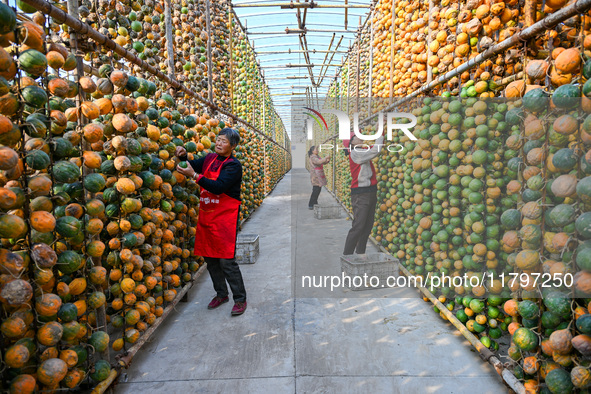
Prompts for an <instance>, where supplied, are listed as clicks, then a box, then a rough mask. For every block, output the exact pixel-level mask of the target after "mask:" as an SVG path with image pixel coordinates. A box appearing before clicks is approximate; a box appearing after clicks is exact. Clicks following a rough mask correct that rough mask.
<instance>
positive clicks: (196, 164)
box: [179, 153, 242, 201]
mask: <svg viewBox="0 0 591 394" xmlns="http://www.w3.org/2000/svg"><path fill="white" fill-rule="evenodd" d="M179 159H180V160H181V161H188V162H189V164H190V165H191V167H193V169H194V170H195V172H197V173H198V174H202V173H203V171H204V170H205V168H204V164H205V165H207V164H209V163H211V161H212V160H213V163H211V166H210V167H209V170H210V171H216V170H217V169H218V168H219V166H220V165H221V164H222V162H223V161H224V160H225V159H226V157H222V156H219V155H218V154H217V153H210V154H208V155H207V156H205V157H202V158H201V159H197V160H187V156H186V155H185V156H179ZM206 163H207V164H206ZM198 184H199V186H201V187H202V188H204V189H205V190H207V191H208V192H210V193H213V194H222V193H225V194H227V195H228V196H229V197H232V198H234V199H236V200H238V201H242V200H241V199H240V185H241V184H242V164H240V161H238V159H236V158H235V157H234V156H230V159H229V160H228V161H226V162H225V163H224V164H223V166H222V169H221V171H220V175H219V176H218V179H217V180H215V181H212V180H211V179H207V178H205V177H203V178H201V180H200V181H199V183H198Z"/></svg>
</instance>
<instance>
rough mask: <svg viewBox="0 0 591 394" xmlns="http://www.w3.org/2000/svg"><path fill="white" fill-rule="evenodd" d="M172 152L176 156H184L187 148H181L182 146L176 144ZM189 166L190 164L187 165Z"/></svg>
mask: <svg viewBox="0 0 591 394" xmlns="http://www.w3.org/2000/svg"><path fill="white" fill-rule="evenodd" d="M174 154H175V155H176V156H177V157H180V156H186V155H187V150H186V149H185V148H183V147H182V146H177V147H176V150H175V151H174ZM189 167H190V166H189Z"/></svg>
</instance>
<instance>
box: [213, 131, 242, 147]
mask: <svg viewBox="0 0 591 394" xmlns="http://www.w3.org/2000/svg"><path fill="white" fill-rule="evenodd" d="M218 135H225V136H226V138H227V139H228V141H229V142H230V145H232V146H236V145H238V144H239V143H240V134H238V132H237V131H236V130H234V129H231V128H229V127H226V128H224V129H222V131H220V133H219V134H218Z"/></svg>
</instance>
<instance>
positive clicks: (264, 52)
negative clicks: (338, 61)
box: [256, 45, 348, 55]
mask: <svg viewBox="0 0 591 394" xmlns="http://www.w3.org/2000/svg"><path fill="white" fill-rule="evenodd" d="M274 46H276V45H274ZM306 52H309V53H312V54H313V53H343V54H345V53H348V52H347V51H326V50H321V49H310V50H308V51H302V50H294V51H292V50H289V49H288V50H287V51H257V53H256V54H257V55H284V54H290V55H291V54H292V53H293V54H299V53H306Z"/></svg>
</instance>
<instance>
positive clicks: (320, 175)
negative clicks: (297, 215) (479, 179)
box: [308, 146, 330, 209]
mask: <svg viewBox="0 0 591 394" xmlns="http://www.w3.org/2000/svg"><path fill="white" fill-rule="evenodd" d="M308 159H309V161H310V182H312V195H311V196H310V201H308V209H314V205H316V204H318V196H319V195H320V192H321V191H322V186H326V175H324V168H323V167H324V165H325V164H327V163H328V162H329V161H330V156H327V157H325V158H324V159H323V158H321V157H320V156H319V155H318V148H317V147H316V146H312V147H310V150H309V151H308Z"/></svg>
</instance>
